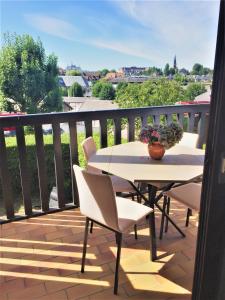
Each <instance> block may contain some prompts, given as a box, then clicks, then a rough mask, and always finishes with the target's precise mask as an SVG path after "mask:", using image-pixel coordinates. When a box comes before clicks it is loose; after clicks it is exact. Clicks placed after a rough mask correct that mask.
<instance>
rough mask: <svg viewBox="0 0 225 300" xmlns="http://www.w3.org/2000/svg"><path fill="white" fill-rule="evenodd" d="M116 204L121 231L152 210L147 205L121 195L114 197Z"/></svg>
mask: <svg viewBox="0 0 225 300" xmlns="http://www.w3.org/2000/svg"><path fill="white" fill-rule="evenodd" d="M116 206H117V212H118V222H119V228H120V230H121V232H124V231H126V230H128V229H129V228H130V227H132V226H134V224H137V223H138V222H139V221H141V220H142V219H143V218H145V217H146V216H147V215H149V214H150V213H151V212H152V211H153V210H152V209H151V208H150V207H148V206H145V205H142V204H140V203H137V202H134V201H130V200H129V199H126V198H122V197H116Z"/></svg>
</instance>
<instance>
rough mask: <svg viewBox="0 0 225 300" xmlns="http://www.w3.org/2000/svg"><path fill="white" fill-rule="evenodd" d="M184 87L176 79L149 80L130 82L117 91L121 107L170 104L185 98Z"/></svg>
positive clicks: (117, 100)
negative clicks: (137, 82)
mask: <svg viewBox="0 0 225 300" xmlns="http://www.w3.org/2000/svg"><path fill="white" fill-rule="evenodd" d="M183 95H184V89H183V88H182V86H181V84H180V83H179V82H176V81H174V80H166V79H160V80H148V81H145V82H144V83H142V84H128V85H127V87H124V88H123V89H122V90H120V91H119V92H117V93H116V102H117V103H118V104H119V107H121V108H131V107H144V106H157V105H169V104H174V103H175V102H177V101H179V100H181V99H183Z"/></svg>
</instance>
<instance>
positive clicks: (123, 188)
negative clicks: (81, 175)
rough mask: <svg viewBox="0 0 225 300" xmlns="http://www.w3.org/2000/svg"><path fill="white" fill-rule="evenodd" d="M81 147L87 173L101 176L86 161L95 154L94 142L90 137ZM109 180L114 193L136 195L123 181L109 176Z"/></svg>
mask: <svg viewBox="0 0 225 300" xmlns="http://www.w3.org/2000/svg"><path fill="white" fill-rule="evenodd" d="M81 146H82V148H83V151H84V155H85V159H86V161H87V171H89V172H92V173H95V174H102V170H100V169H96V168H94V167H92V166H89V165H88V161H89V159H90V157H91V156H92V155H93V154H95V153H96V151H97V148H96V144H95V141H94V139H93V137H92V136H90V137H88V138H86V139H85V140H84V141H83V142H82V143H81ZM111 180H112V184H113V190H114V192H115V193H136V191H135V189H134V188H133V187H132V185H131V184H130V183H129V182H128V181H127V180H125V179H123V178H121V177H118V176H115V175H111Z"/></svg>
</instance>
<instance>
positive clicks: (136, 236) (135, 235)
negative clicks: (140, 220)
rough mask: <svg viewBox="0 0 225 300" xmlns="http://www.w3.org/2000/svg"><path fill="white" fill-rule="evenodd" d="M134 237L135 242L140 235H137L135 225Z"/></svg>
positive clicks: (135, 225) (135, 226)
mask: <svg viewBox="0 0 225 300" xmlns="http://www.w3.org/2000/svg"><path fill="white" fill-rule="evenodd" d="M134 237H135V240H137V239H138V235H137V224H134Z"/></svg>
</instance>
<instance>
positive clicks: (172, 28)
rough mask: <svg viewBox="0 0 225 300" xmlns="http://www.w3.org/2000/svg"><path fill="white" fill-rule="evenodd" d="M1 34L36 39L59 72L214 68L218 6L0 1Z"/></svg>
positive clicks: (115, 0) (167, 1)
mask: <svg viewBox="0 0 225 300" xmlns="http://www.w3.org/2000/svg"><path fill="white" fill-rule="evenodd" d="M0 5H1V6H0V19H1V21H0V26H1V36H2V34H3V33H4V32H12V33H13V32H16V33H17V34H25V33H26V34H30V35H32V36H33V37H34V38H35V39H37V38H38V37H40V39H41V41H42V43H43V45H44V48H45V50H46V54H50V53H55V54H56V55H57V56H58V60H59V66H61V67H66V66H67V65H70V64H75V65H77V66H80V67H81V68H82V69H83V70H99V69H103V68H108V69H118V68H121V67H124V66H142V67H143V66H144V67H150V66H158V67H161V68H163V67H164V66H165V64H166V63H169V64H170V65H172V64H173V59H174V56H175V55H176V58H177V65H178V68H183V67H184V68H187V69H191V68H192V66H193V64H194V63H196V62H198V63H201V64H203V65H204V66H207V67H210V68H213V64H214V55H215V46H216V34H217V24H218V14H219V1H218V0H214V1H212V0H211V1H203V0H199V1H195V0H190V1H183V0H179V1H172V0H164V1H160V0H155V1H150V0H145V1H142V0H125V1H120V0H101V1H97V0H82V1H78V0H70V1H67V0H26V1H24V0H14V1H11V0H0Z"/></svg>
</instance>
